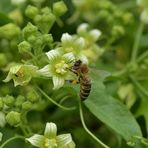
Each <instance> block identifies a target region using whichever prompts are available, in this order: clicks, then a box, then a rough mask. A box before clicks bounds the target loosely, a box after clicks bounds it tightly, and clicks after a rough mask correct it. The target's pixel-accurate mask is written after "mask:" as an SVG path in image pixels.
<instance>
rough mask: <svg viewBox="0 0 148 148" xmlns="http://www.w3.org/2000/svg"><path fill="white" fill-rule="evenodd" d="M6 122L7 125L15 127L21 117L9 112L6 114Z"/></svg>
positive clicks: (18, 114) (16, 113)
mask: <svg viewBox="0 0 148 148" xmlns="http://www.w3.org/2000/svg"><path fill="white" fill-rule="evenodd" d="M6 121H7V122H8V124H10V125H11V126H16V125H18V124H19V123H20V122H21V116H20V113H18V112H15V111H11V112H9V113H8V114H7V116H6Z"/></svg>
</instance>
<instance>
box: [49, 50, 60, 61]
mask: <svg viewBox="0 0 148 148" xmlns="http://www.w3.org/2000/svg"><path fill="white" fill-rule="evenodd" d="M46 55H47V57H48V60H49V62H52V61H53V60H54V59H55V58H56V57H58V56H60V52H59V50H56V49H53V50H50V51H49V52H46Z"/></svg>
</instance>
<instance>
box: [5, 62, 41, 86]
mask: <svg viewBox="0 0 148 148" xmlns="http://www.w3.org/2000/svg"><path fill="white" fill-rule="evenodd" d="M37 69H38V67H36V66H33V65H21V64H18V65H15V66H12V67H11V68H10V71H9V73H8V75H7V77H6V79H5V80H3V81H4V82H9V81H10V80H11V79H13V81H14V86H17V85H26V84H28V82H29V81H30V80H31V78H32V77H34V76H36V75H37Z"/></svg>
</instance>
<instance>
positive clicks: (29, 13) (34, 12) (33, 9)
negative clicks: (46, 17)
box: [25, 5, 39, 19]
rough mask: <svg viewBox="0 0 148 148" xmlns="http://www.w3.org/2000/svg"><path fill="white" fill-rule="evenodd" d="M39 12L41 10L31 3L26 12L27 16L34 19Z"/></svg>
mask: <svg viewBox="0 0 148 148" xmlns="http://www.w3.org/2000/svg"><path fill="white" fill-rule="evenodd" d="M38 12H39V10H38V8H37V7H34V6H31V5H29V6H28V7H27V8H26V11H25V14H26V16H27V17H29V18H31V19H33V18H34V17H35V16H36V15H37V14H38Z"/></svg>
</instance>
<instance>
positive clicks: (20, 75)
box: [15, 69, 25, 78]
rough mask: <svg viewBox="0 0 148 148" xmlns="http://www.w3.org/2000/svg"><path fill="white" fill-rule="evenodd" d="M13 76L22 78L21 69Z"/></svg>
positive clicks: (22, 72)
mask: <svg viewBox="0 0 148 148" xmlns="http://www.w3.org/2000/svg"><path fill="white" fill-rule="evenodd" d="M15 75H16V76H17V77H20V78H23V77H24V76H25V74H24V71H23V69H19V71H18V72H17V73H16V74H15Z"/></svg>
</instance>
